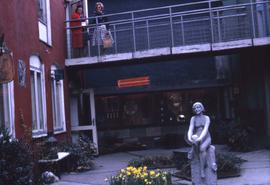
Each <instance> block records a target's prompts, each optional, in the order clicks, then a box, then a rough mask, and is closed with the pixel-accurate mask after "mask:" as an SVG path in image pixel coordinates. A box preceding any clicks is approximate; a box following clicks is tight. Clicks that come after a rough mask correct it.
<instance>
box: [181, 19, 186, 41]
mask: <svg viewBox="0 0 270 185" xmlns="http://www.w3.org/2000/svg"><path fill="white" fill-rule="evenodd" d="M180 19H181V33H182V42H183V45H185V30H184V19H183V16H182V15H181V17H180Z"/></svg>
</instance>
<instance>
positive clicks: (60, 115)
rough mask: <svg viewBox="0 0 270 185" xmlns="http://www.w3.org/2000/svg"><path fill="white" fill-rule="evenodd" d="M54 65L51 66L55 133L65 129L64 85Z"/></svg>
mask: <svg viewBox="0 0 270 185" xmlns="http://www.w3.org/2000/svg"><path fill="white" fill-rule="evenodd" d="M60 71H61V70H59V69H57V67H56V66H52V67H51V86H52V108H53V109H52V110H53V128H54V132H55V133H60V132H65V131H66V120H65V104H64V85H63V79H62V78H59V72H60Z"/></svg>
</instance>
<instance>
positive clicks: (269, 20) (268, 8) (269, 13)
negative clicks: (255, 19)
mask: <svg viewBox="0 0 270 185" xmlns="http://www.w3.org/2000/svg"><path fill="white" fill-rule="evenodd" d="M264 3H265V7H266V24H267V25H266V27H267V30H266V31H267V33H266V34H267V36H270V6H269V5H270V2H269V1H265V2H264Z"/></svg>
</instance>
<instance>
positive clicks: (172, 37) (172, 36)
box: [169, 7, 174, 52]
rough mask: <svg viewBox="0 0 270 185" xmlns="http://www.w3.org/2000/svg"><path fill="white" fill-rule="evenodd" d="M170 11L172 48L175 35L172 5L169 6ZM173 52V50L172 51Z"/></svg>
mask: <svg viewBox="0 0 270 185" xmlns="http://www.w3.org/2000/svg"><path fill="white" fill-rule="evenodd" d="M169 11H170V26H171V48H172V47H174V35H173V20H172V7H170V8H169ZM171 52H172V51H171Z"/></svg>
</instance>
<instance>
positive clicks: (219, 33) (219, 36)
mask: <svg viewBox="0 0 270 185" xmlns="http://www.w3.org/2000/svg"><path fill="white" fill-rule="evenodd" d="M217 26H218V41H219V42H221V40H222V39H221V32H220V19H219V11H217Z"/></svg>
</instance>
